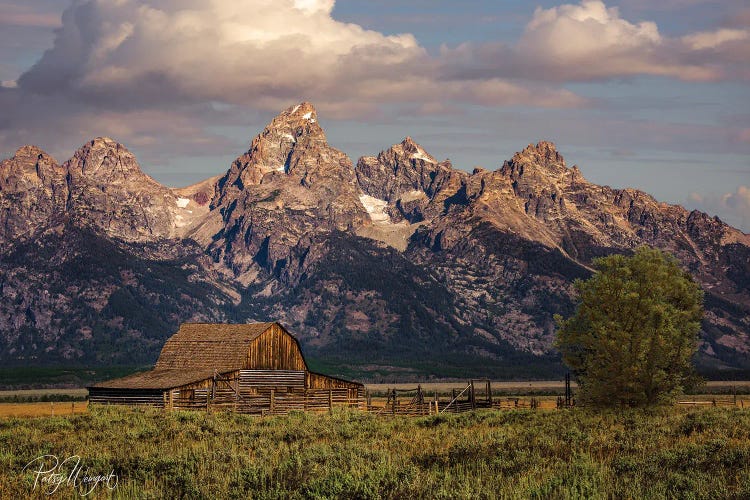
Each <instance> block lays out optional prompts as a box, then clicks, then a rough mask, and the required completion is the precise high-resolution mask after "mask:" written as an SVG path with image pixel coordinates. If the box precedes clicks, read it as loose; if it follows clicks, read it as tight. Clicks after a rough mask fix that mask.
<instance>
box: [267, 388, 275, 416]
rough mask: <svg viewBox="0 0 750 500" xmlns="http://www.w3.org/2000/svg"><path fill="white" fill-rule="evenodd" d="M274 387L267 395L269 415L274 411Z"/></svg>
mask: <svg viewBox="0 0 750 500" xmlns="http://www.w3.org/2000/svg"><path fill="white" fill-rule="evenodd" d="M274 392H275V391H274V389H271V394H270V395H269V398H270V399H269V406H270V412H269V413H271V415H273V413H274V411H275V410H276V402H275V401H274V399H275V398H274Z"/></svg>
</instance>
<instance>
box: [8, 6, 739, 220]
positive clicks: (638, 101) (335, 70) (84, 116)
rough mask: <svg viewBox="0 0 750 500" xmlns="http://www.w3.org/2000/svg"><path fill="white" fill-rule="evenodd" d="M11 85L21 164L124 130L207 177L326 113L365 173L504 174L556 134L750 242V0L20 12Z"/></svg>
mask: <svg viewBox="0 0 750 500" xmlns="http://www.w3.org/2000/svg"><path fill="white" fill-rule="evenodd" d="M0 82H2V83H1V84H0V157H1V158H8V157H11V156H13V153H14V151H15V150H16V149H17V148H19V147H20V146H22V145H24V144H35V145H37V146H39V147H41V148H42V149H44V150H46V151H47V152H49V153H50V154H52V155H53V156H54V157H55V158H56V159H57V160H58V161H60V162H63V161H65V160H67V159H68V158H69V157H70V156H72V154H73V152H74V151H75V150H76V149H77V148H78V147H80V146H81V145H82V144H83V143H85V142H86V141H88V140H90V139H92V138H94V137H97V136H109V137H112V138H114V139H116V140H117V141H119V142H121V143H123V144H125V145H126V146H127V147H128V148H129V149H131V150H132V151H133V152H134V153H135V154H136V156H137V158H138V159H139V162H140V163H141V166H142V168H143V170H144V171H145V172H146V173H148V174H149V175H151V176H152V177H154V178H155V179H157V180H159V181H161V182H163V183H165V184H167V185H172V186H182V185H188V184H191V183H194V182H197V181H199V180H202V179H204V178H207V177H210V176H214V175H218V174H221V173H223V172H224V171H226V169H227V168H228V167H229V165H230V163H231V161H232V160H233V159H234V158H235V157H237V156H238V155H240V154H241V153H243V152H244V151H245V150H247V148H248V146H249V144H250V141H251V140H252V138H253V137H254V136H255V135H257V134H258V133H259V132H260V131H261V130H262V129H263V127H264V126H265V125H266V124H267V123H268V122H269V121H270V119H271V118H272V117H273V116H274V115H276V114H278V113H279V112H280V111H282V110H283V109H285V108H287V107H289V106H291V105H294V104H296V103H299V102H302V101H309V102H312V103H313V104H314V105H315V106H316V108H317V110H318V115H319V119H320V122H321V125H322V126H323V128H324V129H325V130H326V133H327V136H328V139H329V142H330V143H331V145H333V146H334V147H337V148H339V149H341V150H342V151H344V152H345V153H347V154H348V155H349V156H350V157H352V159H353V161H355V162H356V160H357V159H358V158H359V157H360V156H362V155H376V154H377V153H378V152H379V151H381V150H383V149H386V148H388V147H389V146H390V145H392V144H395V143H398V142H400V141H401V140H402V139H403V138H404V137H406V136H411V137H413V138H414V139H415V140H416V141H417V142H419V143H420V144H421V145H422V146H423V147H424V148H425V149H426V150H427V151H428V152H429V153H430V154H432V155H433V156H435V157H438V158H440V159H444V158H449V159H450V160H451V161H452V162H453V164H454V166H456V167H458V168H463V169H466V170H471V169H472V168H473V167H475V166H483V167H485V168H489V169H495V168H498V167H500V166H501V165H502V163H503V161H505V160H507V159H509V158H510V157H511V156H512V155H513V153H514V152H516V151H520V150H521V149H523V148H524V147H525V146H526V145H527V144H529V143H536V142H538V141H539V140H550V141H553V142H555V143H556V144H557V147H558V150H559V151H560V152H561V153H562V154H563V156H564V157H565V158H566V161H567V162H568V164H569V165H571V166H572V165H574V164H577V165H578V166H579V167H580V168H581V171H582V173H583V175H584V176H585V177H586V178H588V179H589V180H590V181H592V182H596V183H598V184H606V185H610V186H612V187H616V188H624V187H633V188H637V189H642V190H644V191H646V192H648V193H650V194H652V195H653V196H655V197H656V198H657V199H658V200H661V201H664V202H668V203H677V204H681V205H683V206H685V207H686V208H688V209H699V210H703V211H705V212H708V213H709V214H711V215H718V216H719V217H720V218H721V219H722V220H724V221H725V222H727V223H729V224H731V225H733V226H735V227H738V228H740V229H742V230H744V231H745V232H750V5H748V4H747V2H746V0H724V1H712V0H661V1H659V2H653V1H649V0H622V1H619V2H616V1H608V2H601V1H598V0H582V1H580V2H571V3H563V2H553V1H547V0H539V1H534V0H531V1H519V0H506V1H502V2H498V1H494V0H493V1H487V0H462V1H458V0H412V1H409V0H338V1H334V0H140V1H136V0H69V1H66V0H35V1H34V2H28V1H8V0H0Z"/></svg>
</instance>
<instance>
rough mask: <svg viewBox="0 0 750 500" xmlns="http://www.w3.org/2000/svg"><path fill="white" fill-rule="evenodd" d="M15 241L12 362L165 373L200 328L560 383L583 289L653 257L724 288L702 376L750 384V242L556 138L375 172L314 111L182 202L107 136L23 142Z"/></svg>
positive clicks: (3, 327)
mask: <svg viewBox="0 0 750 500" xmlns="http://www.w3.org/2000/svg"><path fill="white" fill-rule="evenodd" d="M0 243H2V247H1V248H2V250H1V251H0V252H1V253H0V296H1V297H2V298H1V299H0V360H1V361H2V362H3V363H5V364H7V365H28V364H37V365H40V366H43V365H92V366H93V365H136V364H148V363H151V362H153V361H154V360H155V359H156V357H157V356H158V353H159V350H160V348H161V346H162V344H163V342H164V340H165V339H166V338H167V337H168V336H170V335H171V334H172V333H174V332H175V331H176V330H177V326H178V325H179V324H180V323H182V322H186V321H192V322H215V321H221V322H244V321H257V320H263V321H266V320H268V321H271V320H274V321H281V322H282V323H283V324H285V325H286V326H288V327H289V328H290V330H291V331H292V332H294V333H295V334H296V335H297V336H298V337H299V339H300V341H301V342H302V345H303V348H304V349H305V352H306V354H307V355H308V357H309V358H311V360H312V361H313V363H314V364H317V365H318V366H322V365H325V366H326V367H327V368H329V369H331V370H332V371H333V372H338V373H341V374H344V373H346V374H348V375H352V374H356V375H358V376H361V377H363V378H369V379H371V380H377V379H383V378H388V377H394V376H397V377H398V378H402V379H404V378H409V377H425V376H438V377H452V376H468V375H472V376H474V375H476V376H480V375H481V376H497V377H500V376H502V377H547V376H554V375H557V374H559V373H560V372H561V371H562V367H561V364H560V360H559V356H558V355H557V354H556V352H555V351H554V349H553V348H552V341H553V339H554V331H555V324H554V321H553V315H554V314H556V313H560V314H563V315H568V314H571V313H572V311H573V310H574V307H575V298H574V293H573V286H572V284H573V281H574V280H575V279H576V278H586V277H587V276H590V274H591V272H592V270H591V262H592V259H594V258H596V257H598V256H604V255H608V254H611V253H629V252H632V250H633V249H634V248H636V247H638V246H640V245H650V246H654V247H657V248H660V249H663V250H665V251H668V252H670V253H672V254H673V255H675V256H676V257H677V259H678V260H679V261H680V263H681V264H682V266H683V267H684V268H685V269H686V270H688V271H689V272H690V273H691V274H692V275H693V277H694V278H695V279H696V280H697V281H698V282H699V283H700V284H701V286H702V287H703V289H704V291H705V293H706V295H705V307H706V316H705V320H704V321H703V329H702V341H701V345H700V349H699V353H698V355H697V357H696V362H697V363H698V364H699V366H701V367H702V368H704V369H706V370H732V369H750V355H749V354H750V337H749V333H750V235H747V234H744V233H743V232H741V231H739V230H737V229H735V228H732V227H730V226H728V225H726V224H725V223H723V222H722V221H721V220H719V219H718V218H716V217H710V216H708V215H706V214H705V213H702V212H698V211H687V210H685V209H684V208H682V207H680V206H676V205H669V204H665V203H661V202H659V201H657V200H655V199H654V198H653V197H651V196H649V195H648V194H646V193H644V192H641V191H638V190H635V189H613V188H610V187H607V186H599V185H596V184H593V183H591V182H588V181H587V180H586V179H585V178H584V176H583V174H582V172H581V171H580V170H579V168H578V167H576V166H573V167H569V166H568V165H567V164H566V161H565V160H564V158H563V157H562V155H561V154H560V153H559V152H558V151H557V149H556V147H555V145H554V144H552V143H550V142H546V141H542V142H539V143H538V144H535V145H534V144H530V145H528V146H527V147H525V148H524V149H523V150H522V151H520V152H518V153H516V154H515V155H513V157H512V158H511V159H509V160H507V161H505V162H503V163H502V165H500V166H499V168H497V169H496V170H485V169H481V168H476V169H474V171H473V172H471V173H469V172H467V171H464V170H461V169H459V168H455V167H454V166H453V165H451V163H450V162H449V161H447V160H445V161H438V159H436V158H434V157H433V156H432V155H430V154H429V153H428V152H427V151H425V149H424V148H422V147H421V146H420V145H419V144H417V143H416V142H415V141H414V140H412V139H411V138H409V137H407V138H406V139H404V140H403V142H401V143H400V144H396V145H394V146H391V147H390V148H388V149H386V150H384V151H382V152H380V153H379V154H378V155H377V156H371V157H363V158H360V159H359V160H358V161H357V163H356V164H355V163H354V162H353V161H352V160H351V159H350V158H349V157H348V156H347V155H346V154H344V153H343V152H341V151H339V150H337V149H335V148H334V147H332V146H330V145H329V144H328V141H327V139H326V136H325V132H324V131H323V129H322V128H321V127H320V124H319V122H318V116H317V112H316V110H315V108H314V107H313V106H312V105H311V104H309V103H301V104H299V105H296V106H293V107H290V108H288V109H287V110H285V111H283V112H282V113H281V114H279V115H278V116H277V117H276V118H274V119H273V120H272V121H271V123H269V124H268V126H267V127H266V128H265V129H264V130H263V131H262V132H261V133H260V134H259V135H258V136H257V137H255V138H254V139H253V140H252V143H251V144H250V147H249V149H248V150H247V152H245V153H243V154H242V155H240V156H239V157H238V158H237V159H236V160H235V161H234V162H233V163H232V164H231V165H230V167H229V169H228V170H227V171H226V172H225V173H224V174H222V175H217V176H216V177H213V178H210V179H207V180H205V181H202V182H200V183H197V184H194V185H192V186H188V187H185V188H179V189H176V188H170V187H166V186H163V185H162V184H160V183H159V182H157V181H155V180H154V179H152V178H151V177H149V176H148V175H146V174H145V173H144V172H143V171H142V170H141V168H140V166H139V164H138V162H137V160H136V158H135V157H134V155H133V154H132V153H131V152H130V151H128V149H127V148H126V147H125V146H123V145H122V144H119V143H117V142H116V141H114V140H112V139H109V138H105V137H100V138H96V139H93V140H91V141H90V142H88V143H86V144H85V145H83V146H82V147H81V148H80V149H79V150H78V151H76V153H75V154H74V156H73V157H72V158H71V159H69V160H68V161H66V162H65V163H63V164H59V163H58V162H57V161H56V160H55V159H53V158H52V157H51V156H50V155H48V154H47V153H45V152H44V151H42V150H41V149H39V148H37V147H35V146H23V147H21V148H20V149H18V151H16V153H15V155H14V156H13V157H12V158H9V159H6V160H4V161H2V163H0Z"/></svg>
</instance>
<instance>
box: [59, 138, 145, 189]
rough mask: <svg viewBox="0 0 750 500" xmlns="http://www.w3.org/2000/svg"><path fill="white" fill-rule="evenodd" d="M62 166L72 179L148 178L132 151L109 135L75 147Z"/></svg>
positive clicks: (118, 179)
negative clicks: (69, 157)
mask: <svg viewBox="0 0 750 500" xmlns="http://www.w3.org/2000/svg"><path fill="white" fill-rule="evenodd" d="M65 167H66V168H67V169H68V171H69V173H70V175H71V177H72V178H73V179H80V178H87V179H91V180H95V181H103V182H116V181H124V180H135V179H134V177H138V178H142V177H147V178H148V179H149V180H152V179H151V178H150V177H148V176H147V175H146V174H144V173H143V171H142V170H141V167H140V165H139V164H138V161H137V160H136V158H135V155H134V154H133V153H132V152H130V150H129V149H128V148H126V147H125V146H124V145H123V144H121V143H119V142H117V141H115V140H114V139H112V138H109V137H96V138H94V139H92V140H90V141H88V142H87V143H86V144H84V145H83V146H81V147H80V148H78V150H77V151H76V152H75V153H74V154H73V157H72V158H71V159H70V160H68V161H67V162H66V163H65ZM152 182H156V181H153V180H152Z"/></svg>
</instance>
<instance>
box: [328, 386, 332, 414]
mask: <svg viewBox="0 0 750 500" xmlns="http://www.w3.org/2000/svg"><path fill="white" fill-rule="evenodd" d="M328 411H329V412H332V411H333V389H328Z"/></svg>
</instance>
